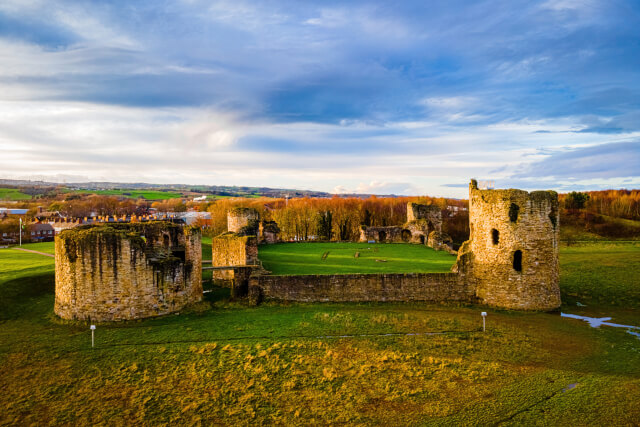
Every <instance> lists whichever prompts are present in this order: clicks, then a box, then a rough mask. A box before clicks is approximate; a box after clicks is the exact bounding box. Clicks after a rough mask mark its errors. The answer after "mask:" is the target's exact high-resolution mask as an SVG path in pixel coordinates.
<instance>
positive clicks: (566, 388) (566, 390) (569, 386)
mask: <svg viewBox="0 0 640 427" xmlns="http://www.w3.org/2000/svg"><path fill="white" fill-rule="evenodd" d="M577 386H578V383H573V384H569V385H568V386H566V387H565V388H563V389H562V392H563V393H566V392H568V391H569V390H572V389H574V388H576V387H577Z"/></svg>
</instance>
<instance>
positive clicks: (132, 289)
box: [54, 180, 560, 321]
mask: <svg viewBox="0 0 640 427" xmlns="http://www.w3.org/2000/svg"><path fill="white" fill-rule="evenodd" d="M227 222H228V223H227V226H228V230H229V231H228V232H226V233H223V234H222V235H219V236H217V237H215V238H213V239H212V264H213V267H212V269H213V270H214V273H215V275H214V278H220V279H224V280H226V281H230V282H231V283H232V289H244V291H243V292H237V293H236V294H234V295H237V296H240V295H241V294H242V295H244V293H246V291H247V290H248V292H249V295H250V297H251V299H252V300H253V301H254V302H259V301H260V300H261V299H262V298H272V299H276V300H285V301H309V302H311V301H344V302H346V301H430V302H440V301H459V302H466V303H481V304H486V305H489V306H494V307H500V308H507V309H518V310H554V309H556V308H558V307H559V306H560V290H559V286H558V279H559V270H558V234H559V214H558V195H557V193H555V192H553V191H534V192H531V193H528V192H526V191H522V190H514V189H509V190H494V189H487V190H481V189H479V188H478V185H477V182H476V181H475V180H472V181H471V183H470V185H469V225H470V231H471V232H470V238H469V240H468V241H466V242H465V243H463V245H462V246H461V248H460V250H459V251H458V257H457V260H456V264H455V265H454V266H453V268H452V272H450V273H416V274H349V275H328V276H315V275H297V276H272V275H269V274H265V273H268V272H265V271H264V270H263V269H262V268H261V267H260V261H259V259H258V249H257V247H258V243H262V242H277V241H278V233H279V229H278V227H277V224H275V223H273V222H265V221H263V222H262V223H261V222H260V218H259V215H258V212H257V211H255V210H254V209H248V208H239V209H234V210H231V211H230V212H229V213H228V216H227ZM392 229H393V231H392ZM387 232H389V234H388V235H386V236H385V235H381V233H387ZM363 233H364V234H363V236H364V238H370V237H371V236H376V237H377V238H378V241H389V239H388V238H387V236H389V238H390V239H391V240H392V241H395V240H396V239H399V240H400V241H406V242H415V243H420V244H427V245H429V246H431V247H433V248H435V249H442V250H451V249H450V239H449V238H448V236H446V234H444V233H443V232H442V217H441V212H440V209H439V208H437V207H436V206H425V205H418V204H414V203H410V204H408V206H407V223H406V224H404V226H403V227H365V228H363ZM383 237H384V238H383ZM361 238H363V237H361ZM200 240H201V239H200V230H199V229H197V228H192V227H183V226H181V225H178V224H174V223H171V222H162V221H155V222H145V223H112V224H104V225H89V226H78V227H76V228H74V229H70V230H66V231H63V232H62V233H60V235H59V236H57V237H56V243H55V246H56V248H55V270H56V295H55V307H54V311H55V312H56V314H58V315H59V316H60V317H62V318H65V319H81V320H91V321H114V320H129V319H137V318H144V317H151V316H158V315H163V314H168V313H172V312H175V311H178V310H180V309H181V308H183V307H184V306H186V305H188V304H191V303H194V302H197V301H200V300H201V299H202V282H201V279H202V276H201V271H202V259H201V256H202V255H201V242H200ZM232 294H233V292H232Z"/></svg>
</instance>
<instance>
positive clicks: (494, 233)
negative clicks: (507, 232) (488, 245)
mask: <svg viewBox="0 0 640 427" xmlns="http://www.w3.org/2000/svg"><path fill="white" fill-rule="evenodd" d="M491 240H493V244H494V245H497V244H498V242H500V232H499V231H498V230H496V229H495V228H494V229H493V230H491Z"/></svg>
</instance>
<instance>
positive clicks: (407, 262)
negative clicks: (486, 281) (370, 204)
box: [258, 243, 456, 275]
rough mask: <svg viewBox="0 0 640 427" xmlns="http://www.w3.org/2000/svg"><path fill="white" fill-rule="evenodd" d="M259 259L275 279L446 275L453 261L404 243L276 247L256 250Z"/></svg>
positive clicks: (439, 254)
mask: <svg viewBox="0 0 640 427" xmlns="http://www.w3.org/2000/svg"><path fill="white" fill-rule="evenodd" d="M356 254H358V257H356ZM258 257H259V258H260V260H261V261H262V263H263V266H264V268H266V269H267V270H269V271H271V272H272V273H273V274H277V275H283V274H348V273H446V272H448V271H450V270H451V266H452V265H453V264H454V263H455V261H456V257H455V255H450V254H448V253H446V252H444V251H435V250H433V249H431V248H429V247H427V246H423V245H409V244H403V243H387V244H385V243H382V244H380V243H278V244H275V245H263V246H259V248H258Z"/></svg>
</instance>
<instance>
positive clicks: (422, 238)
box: [420, 235, 424, 245]
mask: <svg viewBox="0 0 640 427" xmlns="http://www.w3.org/2000/svg"><path fill="white" fill-rule="evenodd" d="M420 244H421V245H424V235H423V236H420Z"/></svg>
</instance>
